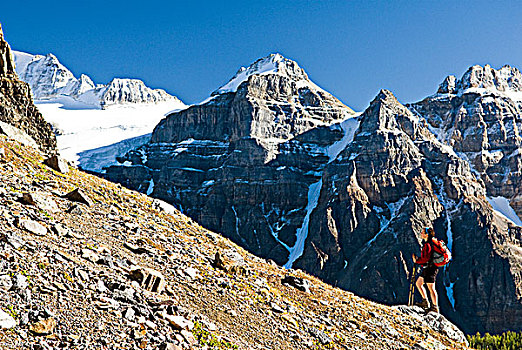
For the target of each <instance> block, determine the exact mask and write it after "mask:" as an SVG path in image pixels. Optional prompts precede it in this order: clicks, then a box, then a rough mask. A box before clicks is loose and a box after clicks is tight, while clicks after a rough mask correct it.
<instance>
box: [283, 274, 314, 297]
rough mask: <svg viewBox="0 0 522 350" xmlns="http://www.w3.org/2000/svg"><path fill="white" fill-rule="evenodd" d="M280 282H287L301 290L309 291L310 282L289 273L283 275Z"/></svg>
mask: <svg viewBox="0 0 522 350" xmlns="http://www.w3.org/2000/svg"><path fill="white" fill-rule="evenodd" d="M281 283H282V284H287V285H289V286H291V287H294V288H296V289H298V290H300V291H302V292H306V293H310V282H308V280H305V279H304V278H301V277H296V276H290V275H289V276H285V278H283V279H282V280H281Z"/></svg>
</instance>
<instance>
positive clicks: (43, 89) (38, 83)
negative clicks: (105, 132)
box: [14, 51, 181, 108]
mask: <svg viewBox="0 0 522 350" xmlns="http://www.w3.org/2000/svg"><path fill="white" fill-rule="evenodd" d="M14 59H15V63H16V72H17V73H18V75H19V76H20V79H22V80H23V81H25V82H27V83H28V84H29V85H30V86H31V90H32V93H33V96H34V98H35V99H36V100H41V101H46V100H52V99H54V98H57V97H68V98H70V99H72V100H73V101H76V102H79V103H83V104H85V105H90V106H92V107H98V108H107V107H109V106H111V105H121V104H140V103H160V102H167V101H168V102H173V103H175V102H178V103H181V101H180V100H179V99H178V98H177V97H175V96H172V95H169V94H168V93H166V92H165V91H164V90H161V89H151V88H149V87H147V86H146V85H145V83H143V81H141V80H138V79H121V78H114V79H112V80H111V81H110V82H109V83H108V84H106V85H104V84H95V83H94V82H93V81H92V79H91V78H90V77H89V76H87V75H86V74H82V75H81V76H80V78H76V77H75V76H74V74H73V73H72V72H71V71H70V70H69V69H68V68H67V67H65V66H64V65H63V64H62V63H60V61H59V60H58V58H57V57H56V56H55V55H53V54H47V55H45V56H43V55H31V54H28V53H25V52H19V51H15V52H14Z"/></svg>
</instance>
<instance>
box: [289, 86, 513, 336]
mask: <svg viewBox="0 0 522 350" xmlns="http://www.w3.org/2000/svg"><path fill="white" fill-rule="evenodd" d="M485 195H486V189H485V187H484V185H483V183H482V181H481V180H480V178H476V177H475V175H474V174H473V173H472V171H471V168H470V166H469V164H468V163H467V162H466V161H465V160H464V159H462V158H461V157H459V156H458V155H457V154H456V153H454V152H453V151H452V150H451V149H449V148H448V147H446V146H444V145H443V144H442V143H441V142H440V141H438V140H437V138H436V137H435V135H433V134H432V133H431V132H430V131H429V128H428V127H427V125H426V123H425V122H424V121H423V120H422V119H417V118H416V117H415V116H414V115H413V114H412V113H411V112H410V111H408V110H407V109H406V108H404V107H403V106H402V105H400V104H399V103H398V102H397V100H395V98H394V97H393V96H392V95H391V94H390V93H388V92H383V93H381V94H379V96H377V98H376V99H375V100H374V101H373V102H372V104H371V105H370V107H369V108H368V109H367V110H366V111H365V113H364V114H363V115H362V116H361V124H360V127H359V129H358V131H357V133H356V134H355V137H354V140H353V142H352V143H351V144H350V145H349V146H348V147H347V148H346V149H345V150H344V151H343V152H342V153H341V154H340V156H339V157H338V158H337V160H336V161H335V162H332V163H331V164H329V165H328V166H327V167H326V169H325V175H324V176H323V188H322V189H321V196H320V199H319V202H318V205H317V207H316V208H315V210H314V211H313V213H312V216H311V220H310V222H311V226H310V231H309V232H310V233H309V235H308V238H307V242H306V244H305V250H304V253H303V255H302V256H301V258H300V259H299V260H297V262H296V264H295V266H296V267H299V268H302V269H304V270H307V271H313V273H315V274H317V275H318V276H319V277H321V278H322V279H324V280H327V281H329V282H330V283H333V284H337V285H338V286H341V287H343V288H346V289H349V290H352V291H354V292H355V293H357V294H360V295H362V296H365V297H368V298H371V299H374V300H379V301H381V302H385V303H390V304H395V303H398V302H399V303H406V298H407V291H408V276H409V271H411V258H410V256H411V254H412V253H416V254H418V251H419V241H418V238H417V236H416V234H418V233H419V232H420V231H421V230H422V228H423V227H426V226H432V225H433V226H434V227H435V230H436V232H437V233H438V236H439V237H440V238H443V239H444V240H445V241H446V242H448V245H449V246H450V247H451V250H452V251H453V255H454V257H453V261H452V262H451V264H450V265H449V266H448V267H447V268H446V269H444V270H443V271H441V273H440V274H439V278H438V281H437V289H438V291H439V300H440V305H441V306H442V312H443V313H444V314H445V315H448V317H450V318H451V319H453V320H454V321H455V322H456V323H457V324H459V325H460V326H461V327H462V328H463V329H464V330H465V331H467V332H474V331H477V330H481V331H484V330H488V331H502V330H506V329H519V328H520V324H519V322H518V321H516V320H517V318H518V319H520V317H522V304H521V303H520V299H519V296H520V295H521V294H520V293H521V291H522V290H521V287H520V282H519V281H520V276H521V272H522V271H521V267H520V263H519V262H518V263H517V262H516V261H520V258H521V254H520V251H518V252H516V251H515V250H516V248H514V247H520V245H521V240H520V239H521V236H520V232H522V228H520V227H516V226H514V225H513V224H511V223H508V222H507V221H505V220H503V219H501V218H500V217H499V216H497V215H496V214H494V213H493V211H492V209H491V206H490V205H489V203H488V201H487V200H486V197H485ZM516 286H518V287H516ZM517 288H518V289H517Z"/></svg>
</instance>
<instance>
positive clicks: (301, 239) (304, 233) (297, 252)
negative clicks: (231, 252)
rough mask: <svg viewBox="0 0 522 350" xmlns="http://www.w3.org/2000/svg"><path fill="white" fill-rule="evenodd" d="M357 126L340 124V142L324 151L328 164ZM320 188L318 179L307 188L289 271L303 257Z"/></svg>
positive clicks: (355, 123) (350, 122) (347, 122)
mask: <svg viewBox="0 0 522 350" xmlns="http://www.w3.org/2000/svg"><path fill="white" fill-rule="evenodd" d="M359 124H360V123H359V120H358V119H357V118H354V117H351V118H348V119H346V120H344V121H342V122H341V123H340V126H341V128H342V130H343V137H342V138H341V140H339V141H337V142H334V143H333V144H332V145H330V146H329V147H328V149H327V151H326V153H327V154H328V157H329V161H328V163H331V162H333V161H334V160H335V159H336V158H337V157H338V156H339V154H340V153H341V152H342V151H343V150H344V149H345V148H346V147H347V146H348V144H350V143H351V142H352V141H353V137H354V135H355V132H356V131H357V129H358V128H359ZM320 175H322V174H320ZM322 186H323V180H322V179H320V180H319V181H317V182H315V183H313V184H311V185H310V187H309V188H308V204H307V205H306V215H305V218H304V220H303V224H302V225H301V227H300V228H298V229H297V232H296V242H295V244H294V246H293V247H291V248H290V249H289V251H290V255H289V257H288V262H287V263H286V264H285V265H284V267H285V268H287V269H291V268H292V265H293V263H294V262H295V261H296V260H297V259H298V258H299V257H300V256H301V255H303V250H304V245H305V241H306V238H307V237H308V226H309V224H310V215H311V214H312V212H313V210H314V209H315V208H316V207H317V204H318V203H319V196H320V194H321V188H322ZM272 235H274V234H272ZM274 237H275V238H276V239H278V238H277V236H276V235H274ZM285 248H287V249H288V246H286V245H285Z"/></svg>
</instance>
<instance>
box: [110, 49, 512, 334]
mask: <svg viewBox="0 0 522 350" xmlns="http://www.w3.org/2000/svg"><path fill="white" fill-rule="evenodd" d="M519 82H520V72H519V71H518V70H517V69H516V68H512V67H508V66H506V67H503V68H501V69H499V70H495V69H493V68H491V67H490V66H485V67H482V66H473V67H470V68H469V70H468V71H467V72H466V73H465V74H464V76H463V77H462V78H461V79H460V80H459V79H457V78H456V77H454V76H450V77H448V78H446V79H445V80H444V82H443V83H442V84H441V85H440V87H439V89H438V91H437V92H436V93H435V94H434V95H432V96H429V97H427V98H426V99H424V100H422V101H419V102H416V103H412V104H407V105H403V104H401V103H400V102H399V101H398V100H397V99H396V98H395V97H394V95H393V94H392V93H391V92H390V91H387V90H382V91H381V92H379V94H378V95H377V96H376V97H375V99H374V100H373V101H372V102H371V103H370V105H369V107H368V108H367V109H366V110H365V111H364V112H362V113H357V114H356V113H354V112H353V111H352V110H351V109H350V108H348V107H347V106H345V105H344V104H343V103H341V102H340V101H339V100H337V99H336V98H335V97H333V96H332V95H331V94H329V93H328V92H326V91H324V90H323V89H321V88H319V87H318V86H317V85H316V84H314V83H313V82H311V81H310V79H309V78H308V76H307V74H306V73H305V71H304V70H303V69H302V68H301V67H299V65H298V64H297V63H296V62H295V61H292V60H289V59H287V58H284V57H283V56H281V55H279V54H272V55H269V56H267V57H265V58H262V59H259V60H257V61H256V62H254V63H252V64H251V65H250V66H248V67H246V68H241V69H240V70H239V71H238V72H237V73H236V74H235V75H234V76H233V78H232V79H231V80H230V81H229V82H228V83H227V84H225V85H223V86H222V87H220V88H218V89H216V90H215V91H214V93H213V94H212V95H211V96H210V97H209V99H207V100H206V101H204V102H202V103H201V104H199V105H194V106H190V107H188V108H187V109H184V110H182V111H179V112H176V113H172V114H170V115H168V116H167V117H166V118H165V119H163V120H162V121H161V122H160V123H159V124H158V125H157V126H156V127H155V129H154V131H153V133H152V137H151V139H150V141H149V142H148V143H146V144H145V145H143V146H141V147H138V148H136V149H134V150H132V151H130V152H128V153H127V154H126V155H125V156H122V157H119V161H120V162H122V163H123V164H122V165H120V166H111V167H109V168H108V169H107V177H108V178H109V179H111V180H113V181H117V182H120V183H122V184H124V185H125V186H127V187H129V188H132V189H136V190H139V191H141V192H144V193H147V194H149V195H151V196H153V197H157V198H160V199H163V200H165V201H168V202H170V203H172V204H174V205H175V206H176V207H177V208H179V209H180V210H182V211H183V213H185V214H187V215H188V216H190V217H192V218H193V219H194V220H196V221H197V222H198V223H200V224H201V225H203V226H205V227H207V228H209V229H211V230H213V231H215V232H220V233H222V234H223V235H224V236H226V237H229V238H231V239H232V240H233V241H234V242H236V243H238V244H240V245H241V246H243V247H245V248H246V249H248V250H249V251H250V252H253V253H254V254H256V255H258V256H261V257H263V258H267V259H272V260H274V261H275V262H276V263H277V264H279V265H282V266H285V267H287V268H298V269H302V270H304V271H307V272H309V273H312V274H314V275H316V276H318V277H320V278H321V279H323V280H325V281H327V282H329V283H331V284H333V285H336V286H340V287H341V288H344V289H347V290H350V291H353V292H355V293H357V294H358V295H362V296H364V297H367V298H369V299H372V300H375V301H378V302H382V303H386V304H397V303H405V302H406V300H407V291H408V277H409V276H410V274H411V272H410V271H411V270H412V261H411V258H410V257H411V254H412V253H417V254H418V252H419V249H420V244H421V241H420V232H421V231H422V230H423V228H424V227H429V226H433V227H434V228H435V231H436V232H437V235H438V236H439V238H442V239H444V240H445V241H446V242H447V244H448V246H449V248H450V249H451V250H452V251H453V255H454V258H453V261H452V262H451V263H450V265H448V266H446V267H445V268H444V269H443V271H441V273H440V275H439V278H438V280H437V289H438V290H439V292H440V305H441V307H442V313H444V314H445V315H447V316H448V317H449V318H450V319H451V320H453V321H454V322H456V323H457V324H458V325H459V326H460V327H462V328H463V329H464V330H465V331H466V332H476V331H490V332H500V331H504V330H520V327H521V324H520V322H519V320H520V319H521V318H522V303H521V298H520V296H521V295H522V285H521V284H520V281H521V280H522V265H521V264H520V261H521V259H522V252H521V251H520V246H521V239H522V236H521V235H522V227H521V224H522V223H521V221H520V218H521V217H522V207H521V198H522V197H521V196H522V193H521V191H522V183H521V178H520V174H521V172H522V156H521V152H520V151H521V145H522V138H521V135H520V130H521V128H522V119H521V113H520V108H521V107H522V106H521V105H520V102H519V101H520V99H519V98H518V96H519V95H520V93H521V91H522V90H521V88H520V83H519Z"/></svg>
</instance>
